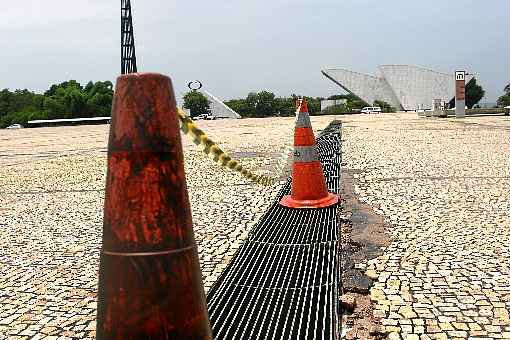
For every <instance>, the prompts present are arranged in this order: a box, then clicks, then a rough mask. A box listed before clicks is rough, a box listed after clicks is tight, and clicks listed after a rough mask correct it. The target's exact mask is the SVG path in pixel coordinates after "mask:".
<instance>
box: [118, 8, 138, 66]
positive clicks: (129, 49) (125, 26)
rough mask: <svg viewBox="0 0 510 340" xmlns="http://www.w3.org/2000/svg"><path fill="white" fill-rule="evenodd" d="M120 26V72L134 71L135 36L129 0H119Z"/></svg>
mask: <svg viewBox="0 0 510 340" xmlns="http://www.w3.org/2000/svg"><path fill="white" fill-rule="evenodd" d="M120 6H121V10H120V15H121V16H120V18H121V19H120V26H121V29H120V31H121V61H120V63H121V72H122V74H126V73H136V72H137V69H136V53H135V36H134V33H133V17H132V15H131V0H121V1H120Z"/></svg>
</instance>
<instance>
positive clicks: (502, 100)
mask: <svg viewBox="0 0 510 340" xmlns="http://www.w3.org/2000/svg"><path fill="white" fill-rule="evenodd" d="M503 91H504V92H505V94H504V95H502V96H501V97H499V98H498V105H499V106H509V105H510V84H508V85H507V86H505V88H504V89H503Z"/></svg>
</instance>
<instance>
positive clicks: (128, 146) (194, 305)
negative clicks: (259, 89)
mask: <svg viewBox="0 0 510 340" xmlns="http://www.w3.org/2000/svg"><path fill="white" fill-rule="evenodd" d="M96 332H97V333H96V334H97V338H98V339H212V335H211V330H210V324H209V318H208V316H207V306H206V302H205V294H204V289H203V285H202V275H201V273H200V266H199V262H198V254H197V247H196V244H195V238H194V235H193V228H192V222H191V209H190V205H189V199H188V192H187V188H186V178H185V176H184V163H183V153H182V146H181V137H180V132H179V123H178V121H177V110H176V105H175V97H174V92H173V89H172V84H171V81H170V78H168V77H166V76H163V75H160V74H150V73H147V74H136V73H135V74H129V75H124V76H120V77H119V78H118V79H117V85H116V89H115V97H114V100H113V108H112V123H111V126H110V140H109V144H108V174H107V180H106V198H105V207H104V225H103V246H102V251H101V258H100V267H99V296H98V306H97V330H96Z"/></svg>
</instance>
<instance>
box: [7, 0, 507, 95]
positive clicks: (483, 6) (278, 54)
mask: <svg viewBox="0 0 510 340" xmlns="http://www.w3.org/2000/svg"><path fill="white" fill-rule="evenodd" d="M0 3H1V5H2V7H1V11H0V47H1V49H0V88H10V89H16V88H28V89H31V90H35V91H44V90H45V89H47V88H48V87H49V85H51V84H53V83H57V82H61V81H63V80H68V79H76V80H78V81H80V82H82V83H86V82H87V81H88V80H107V79H109V80H114V79H115V78H116V76H117V75H118V74H119V73H120V62H119V58H120V57H119V55H120V47H119V44H120V37H119V35H120V33H119V31H120V9H119V8H120V0H81V1H78V0H16V1H7V0H0ZM131 3H132V6H133V15H134V25H135V40H136V47H137V57H138V70H139V71H155V72H161V73H165V74H168V75H170V76H171V77H172V79H173V83H174V87H175V91H176V95H177V96H180V95H181V94H183V93H184V92H185V90H186V84H187V83H188V82H189V81H191V80H194V79H200V80H201V81H202V82H203V83H204V88H205V89H207V90H208V91H209V92H211V93H213V94H215V95H216V96H218V97H220V98H222V99H231V98H236V97H245V96H246V95H247V93H248V92H250V91H260V90H269V91H272V92H274V93H276V94H277V95H280V96H287V95H290V94H291V93H297V94H303V95H308V96H324V97H325V96H328V95H331V94H335V93H340V92H342V91H341V90H340V89H339V88H338V87H337V86H336V85H335V84H333V83H332V82H331V81H329V80H328V79H326V78H325V77H324V76H322V74H321V72H320V71H321V69H324V68H335V67H336V68H347V69H350V70H353V71H358V72H363V73H369V74H373V73H376V72H377V66H378V65H380V64H410V65H416V66H422V67H426V68H430V69H433V70H437V71H441V72H447V73H453V72H454V71H455V69H466V70H467V71H469V72H474V73H475V74H476V75H477V78H478V81H479V83H481V84H482V85H483V87H484V88H485V89H486V91H487V95H486V98H485V99H484V100H482V101H491V102H492V101H495V100H496V98H498V97H499V96H500V95H501V94H502V92H503V87H504V86H505V85H506V84H508V83H509V82H510V26H509V24H508V23H509V20H510V19H509V15H510V1H509V0H490V1H488V0H486V1H482V0H427V1H422V0H420V1H418V0H386V1H381V0H293V1H291V0H215V1H193V0H180V1H175V0H131Z"/></svg>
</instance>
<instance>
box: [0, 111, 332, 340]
mask: <svg viewBox="0 0 510 340" xmlns="http://www.w3.org/2000/svg"><path fill="white" fill-rule="evenodd" d="M331 120H332V117H321V118H318V119H315V120H314V123H315V127H316V128H324V127H325V126H327V124H328V123H329V122H330V121H331ZM275 121H276V122H277V123H278V124H275ZM198 123H199V125H200V127H202V128H203V129H204V130H205V131H206V132H207V133H208V135H210V137H211V138H212V139H213V140H215V141H217V142H218V144H219V145H220V147H222V148H223V149H224V150H225V151H227V152H229V153H230V154H232V155H233V156H235V157H236V158H238V159H240V161H241V162H242V164H244V165H246V167H247V168H249V169H253V170H255V171H256V172H257V173H266V174H272V173H273V172H274V171H275V170H277V169H281V168H282V167H283V165H285V164H286V163H287V162H288V156H286V154H288V151H289V147H290V146H291V144H292V133H293V125H294V121H293V118H281V119H276V120H275V119H243V120H218V121H199V122H198ZM108 128H109V127H108V126H105V125H102V126H78V127H50V128H38V129H23V130H0V230H1V231H0V264H1V266H0V339H4V338H9V339H11V338H12V339H15V338H30V337H33V336H35V338H44V337H46V336H47V337H46V338H47V339H52V338H57V337H60V338H62V339H63V338H73V337H76V338H86V337H90V338H92V337H94V336H95V314H96V297H97V272H98V268H99V249H100V247H101V233H102V218H103V203H104V186H105V180H106V155H107V154H106V145H107V140H108ZM183 148H184V150H185V168H186V176H187V184H188V192H189V196H190V201H191V205H192V214H193V223H194V231H195V238H196V240H197V244H198V251H199V257H200V265H201V268H202V274H203V277H204V286H205V290H206V292H207V291H208V290H209V289H210V287H211V286H212V284H213V283H214V281H216V279H217V278H218V276H219V275H220V274H221V272H222V270H223V269H224V268H225V267H226V265H227V263H228V262H229V261H230V259H231V258H232V256H233V255H234V253H235V252H236V251H237V249H238V248H239V246H240V245H241V243H242V241H243V240H244V239H245V238H246V237H247V235H248V232H249V231H250V230H251V228H252V227H253V226H254V225H255V224H256V222H257V221H258V219H259V218H260V216H261V215H262V214H263V213H264V212H265V210H266V208H267V207H268V206H269V205H270V203H271V201H272V200H273V199H274V197H275V196H276V193H277V191H278V190H279V189H280V187H281V183H278V184H276V185H274V186H272V187H261V186H258V185H254V184H252V183H251V182H249V181H247V180H245V179H244V178H242V177H240V176H239V175H238V174H236V173H232V172H229V171H228V170H225V169H222V168H220V167H218V166H217V165H216V164H215V163H214V162H212V161H211V160H209V159H207V158H206V156H205V155H204V154H203V153H202V152H201V151H199V150H198V149H197V147H196V146H195V145H194V144H193V143H192V142H191V141H190V140H189V139H188V137H186V136H184V137H183Z"/></svg>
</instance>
